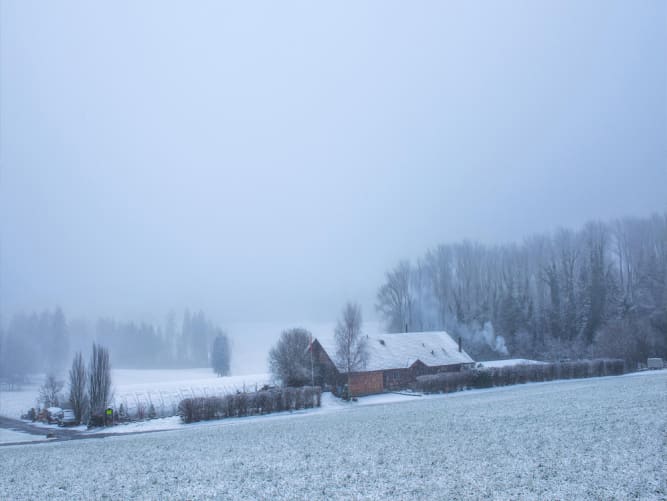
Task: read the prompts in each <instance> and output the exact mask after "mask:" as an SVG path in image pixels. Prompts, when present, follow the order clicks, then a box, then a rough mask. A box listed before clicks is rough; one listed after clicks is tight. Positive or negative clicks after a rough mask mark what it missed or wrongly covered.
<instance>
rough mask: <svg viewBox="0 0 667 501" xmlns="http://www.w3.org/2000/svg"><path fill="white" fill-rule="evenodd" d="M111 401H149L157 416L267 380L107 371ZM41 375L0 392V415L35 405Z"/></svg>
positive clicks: (204, 372)
mask: <svg viewBox="0 0 667 501" xmlns="http://www.w3.org/2000/svg"><path fill="white" fill-rule="evenodd" d="M111 379H112V382H113V394H114V404H115V406H116V407H118V406H120V404H121V402H122V403H123V404H124V406H125V407H126V408H129V410H130V412H134V411H135V410H136V408H137V404H138V403H139V402H141V403H143V405H144V407H145V408H146V410H148V405H150V404H151V403H153V405H154V406H155V409H156V411H157V412H158V415H163V416H164V415H173V414H174V407H176V406H177V405H178V402H180V400H181V399H182V398H185V397H191V396H193V395H194V396H205V395H223V394H228V393H235V392H236V391H237V390H243V389H244V388H245V389H248V390H254V389H255V388H257V387H260V388H261V386H262V385H264V384H266V383H269V382H270V379H271V376H270V375H269V374H254V375H246V376H229V377H218V376H216V375H215V374H214V373H213V371H212V370H211V369H210V368H204V369H164V370H129V369H115V370H112V371H111ZM42 381H43V377H39V376H35V377H33V379H32V382H31V383H30V384H26V385H23V386H22V387H21V390H20V391H3V392H0V415H2V416H7V417H12V418H19V417H21V414H24V413H25V412H26V411H27V410H28V409H29V408H31V407H34V406H35V405H36V399H37V395H38V393H39V386H40V384H41V383H42Z"/></svg>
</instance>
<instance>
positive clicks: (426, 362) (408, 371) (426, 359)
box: [313, 331, 474, 396]
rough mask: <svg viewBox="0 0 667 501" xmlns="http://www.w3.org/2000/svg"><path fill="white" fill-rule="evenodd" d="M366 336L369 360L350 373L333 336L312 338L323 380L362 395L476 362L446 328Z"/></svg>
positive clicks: (395, 388)
mask: <svg viewBox="0 0 667 501" xmlns="http://www.w3.org/2000/svg"><path fill="white" fill-rule="evenodd" d="M364 337H365V341H366V348H367V353H368V357H367V360H366V363H365V365H364V367H360V368H358V369H357V370H354V371H352V372H350V374H349V375H348V374H347V372H346V370H345V367H344V366H343V365H342V364H341V361H340V360H337V359H336V342H335V340H334V338H333V337H318V338H317V339H315V340H314V341H313V358H314V360H315V363H316V364H317V366H318V369H319V370H318V372H319V376H320V380H321V382H323V383H325V384H328V385H331V386H332V387H333V388H337V387H340V386H341V385H343V384H348V391H349V394H350V396H362V395H371V394H374V393H382V392H385V391H395V390H401V389H405V388H408V387H409V386H410V384H411V383H413V382H414V381H415V380H416V378H417V376H422V375H426V374H438V373H440V372H456V371H460V370H464V369H467V368H471V367H473V366H474V361H473V359H472V358H470V356H469V355H468V354H467V353H466V352H465V351H464V350H463V348H462V346H461V340H460V339H459V342H458V343H457V342H456V341H454V340H453V339H452V338H451V336H450V335H449V334H448V333H447V332H444V331H440V332H404V333H401V334H382V335H372V336H371V335H368V336H364Z"/></svg>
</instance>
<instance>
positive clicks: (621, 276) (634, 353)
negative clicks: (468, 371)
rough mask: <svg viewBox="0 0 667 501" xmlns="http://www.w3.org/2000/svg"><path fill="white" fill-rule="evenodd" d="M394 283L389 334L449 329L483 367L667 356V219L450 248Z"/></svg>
mask: <svg viewBox="0 0 667 501" xmlns="http://www.w3.org/2000/svg"><path fill="white" fill-rule="evenodd" d="M385 278H386V279H385V283H384V284H382V286H381V287H380V289H379V291H378V296H377V310H378V312H379V313H380V314H381V316H382V318H383V319H384V321H385V323H386V328H387V330H388V331H389V332H402V331H403V330H405V329H407V330H409V331H423V330H439V329H445V330H448V331H449V332H450V333H452V334H454V335H455V336H461V337H462V338H463V340H464V344H465V347H466V349H467V350H468V352H469V353H470V354H471V356H473V358H475V359H478V360H479V359H482V360H484V359H492V358H498V357H500V356H511V357H533V358H538V359H542V360H558V359H563V358H594V357H615V358H623V359H624V360H626V361H630V362H639V361H642V362H646V358H647V357H648V356H661V357H666V356H667V213H664V214H662V215H658V214H656V215H653V216H651V217H649V218H626V219H622V220H617V221H613V222H609V223H601V222H589V223H588V224H586V225H585V226H584V227H583V229H581V230H579V231H573V230H569V229H560V230H558V231H556V232H555V233H553V234H551V235H533V236H531V237H528V238H527V239H526V240H525V241H524V242H523V243H522V244H520V245H515V244H512V245H498V246H488V245H482V244H480V243H475V242H469V241H465V242H462V243H457V244H451V245H440V246H438V247H437V248H435V249H431V250H429V251H428V252H426V253H425V254H424V255H423V256H422V257H421V258H420V259H418V260H417V261H416V262H414V263H411V262H408V261H402V262H400V263H399V264H398V265H397V266H396V267H395V268H394V269H392V270H391V271H389V272H388V273H387V274H386V277H385Z"/></svg>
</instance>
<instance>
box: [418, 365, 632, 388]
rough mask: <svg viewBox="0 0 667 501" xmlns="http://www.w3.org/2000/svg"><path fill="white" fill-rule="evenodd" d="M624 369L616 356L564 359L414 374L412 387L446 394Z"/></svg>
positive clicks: (593, 375)
mask: <svg viewBox="0 0 667 501" xmlns="http://www.w3.org/2000/svg"><path fill="white" fill-rule="evenodd" d="M624 372H625V362H624V361H623V360H620V359H595V360H577V361H570V360H567V361H563V362H554V363H549V364H520V365H512V366H506V367H500V368H497V369H493V368H479V369H472V370H467V371H466V370H464V371H461V372H443V373H440V374H435V375H428V376H418V377H417V381H416V383H415V385H414V389H416V390H417V391H423V392H424V393H449V392H452V391H459V390H464V389H466V388H490V387H492V386H508V385H513V384H522V383H529V382H539V381H552V380H554V379H572V378H587V377H598V376H617V375H620V374H623V373H624Z"/></svg>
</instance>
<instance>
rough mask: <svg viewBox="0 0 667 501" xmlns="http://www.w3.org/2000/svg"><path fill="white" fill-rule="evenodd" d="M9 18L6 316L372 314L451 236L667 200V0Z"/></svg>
mask: <svg viewBox="0 0 667 501" xmlns="http://www.w3.org/2000/svg"><path fill="white" fill-rule="evenodd" d="M0 16H1V24H0V28H1V29H0V33H1V34H0V41H1V48H0V56H1V61H0V63H1V76H0V84H1V88H0V105H1V107H0V126H1V129H0V149H1V150H0V162H1V163H0V238H1V240H0V312H1V313H2V314H3V315H4V316H5V319H6V318H7V316H9V315H11V314H12V313H13V312H15V311H17V310H32V309H43V308H52V307H53V306H55V305H56V304H58V305H61V306H62V307H63V308H64V309H65V312H66V313H67V314H68V315H69V316H77V315H84V316H88V317H91V318H94V317H95V316H97V315H102V314H104V315H114V316H117V317H121V318H131V319H147V320H156V321H159V320H161V319H162V318H163V317H164V315H165V313H166V312H167V310H168V309H170V308H175V309H177V310H179V309H182V308H184V307H190V308H192V309H199V308H202V309H204V311H206V312H207V313H208V314H209V315H210V316H212V317H213V318H215V319H216V320H218V321H220V322H223V323H224V322H228V321H229V322H232V321H273V320H290V321H295V320H300V321H304V322H306V321H330V320H332V319H334V318H335V317H336V316H337V314H338V312H339V310H340V308H341V307H342V305H343V303H344V301H345V300H347V299H353V300H358V301H360V302H361V303H362V305H363V308H364V313H365V315H366V318H369V319H370V318H372V317H374V316H375V313H374V311H373V303H374V298H375V292H376V290H377V287H378V286H379V285H380V284H381V282H382V278H383V274H384V272H385V271H386V270H387V269H388V268H389V267H391V266H393V265H394V264H395V263H396V262H397V261H398V260H399V259H401V258H409V259H414V258H416V257H418V256H420V255H421V254H422V253H423V252H424V251H425V250H426V249H427V248H429V247H432V246H434V245H436V244H438V243H446V242H454V241H458V240H461V239H464V238H471V239H476V240H480V241H483V242H487V243H493V242H507V241H514V240H516V241H520V240H521V239H522V237H523V236H525V235H528V234H530V233H534V232H543V231H551V230H553V229H554V228H556V227H558V226H568V227H573V228H576V227H579V226H580V225H581V224H582V223H584V222H585V221H586V220H589V219H594V218H600V219H605V220H606V219H610V218H616V217H619V216H624V215H636V216H647V215H648V214H650V213H651V212H653V211H664V210H666V209H667V2H664V1H663V0H656V1H641V2H630V1H622V2H614V1H609V0H604V1H581V0H576V1H572V2H567V1H562V0H559V1H538V2H536V1H534V0H530V1H526V2H520V1H504V2H481V1H479V2H465V1H460V2H459V1H457V2H452V1H420V2H389V1H372V2H371V1H361V2H357V1H355V2H352V1H350V2H327V3H325V2H310V1H307V2H245V1H243V2H218V1H215V2H213V1H211V2H203V1H202V2H185V1H182V2H166V1H155V2H149V1H142V2H135V1H127V2H124V1H115V2H68V1H63V2H32V1H26V0H15V1H11V0H0Z"/></svg>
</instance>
